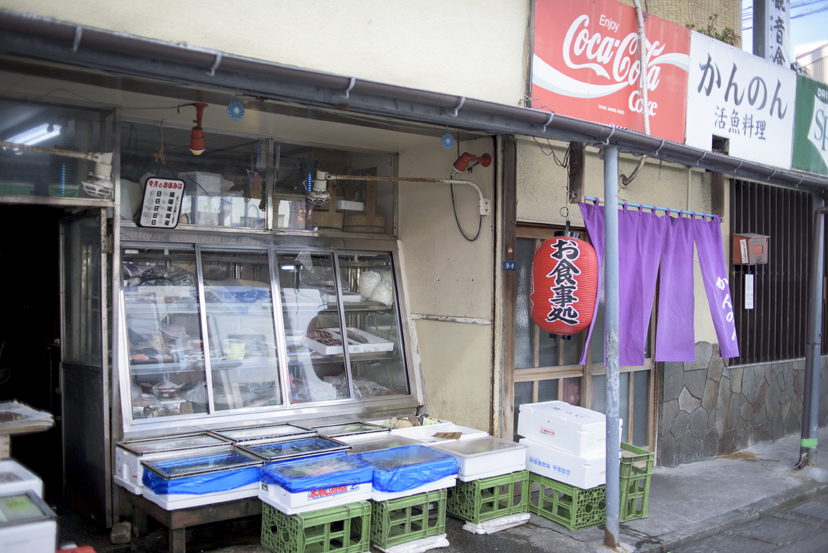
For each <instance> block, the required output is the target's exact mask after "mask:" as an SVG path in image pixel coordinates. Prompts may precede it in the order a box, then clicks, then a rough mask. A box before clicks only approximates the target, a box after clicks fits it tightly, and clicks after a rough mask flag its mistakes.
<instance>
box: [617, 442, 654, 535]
mask: <svg viewBox="0 0 828 553" xmlns="http://www.w3.org/2000/svg"><path fill="white" fill-rule="evenodd" d="M654 463H655V453H653V452H652V451H647V450H646V449H642V448H640V447H636V446H634V445H631V444H628V443H624V442H621V467H620V470H619V474H620V476H621V490H620V494H619V495H620V497H621V509H620V512H619V520H620V522H627V521H630V520H637V519H640V518H647V503H648V501H649V499H650V476H652V474H653V464H654Z"/></svg>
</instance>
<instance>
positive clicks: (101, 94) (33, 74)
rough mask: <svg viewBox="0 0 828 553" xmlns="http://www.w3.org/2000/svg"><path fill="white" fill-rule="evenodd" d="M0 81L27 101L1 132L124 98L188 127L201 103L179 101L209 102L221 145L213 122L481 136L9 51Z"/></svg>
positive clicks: (308, 134) (307, 133)
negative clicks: (50, 113)
mask: <svg viewBox="0 0 828 553" xmlns="http://www.w3.org/2000/svg"><path fill="white" fill-rule="evenodd" d="M0 82H3V83H5V84H6V86H5V88H4V91H3V92H2V93H0V99H3V98H2V97H5V98H7V99H8V98H19V99H20V108H21V109H16V110H15V115H14V116H13V117H8V114H6V115H4V117H0V139H6V138H8V136H6V135H7V134H9V135H10V134H11V132H10V131H9V129H10V128H13V127H14V128H17V127H19V126H20V124H21V123H23V122H25V120H26V116H27V115H31V116H32V117H36V114H37V113H38V112H39V110H40V108H39V107H37V106H38V104H40V103H63V104H69V105H86V106H89V105H92V106H95V107H114V106H120V107H121V108H122V116H121V117H122V119H123V120H124V121H139V122H145V123H150V124H156V125H157V124H158V123H159V122H160V121H162V120H163V122H164V126H165V127H166V128H175V127H179V128H184V129H188V128H189V127H191V126H192V125H193V120H194V118H195V110H194V109H193V108H192V107H182V108H180V109H178V108H177V106H179V105H181V104H188V103H191V102H206V103H208V104H210V106H209V107H208V108H207V109H205V111H204V119H203V127H204V129H205V138H206V139H207V141H208V144H209V143H210V141H211V140H212V141H213V142H212V144H210V147H211V148H220V147H222V145H221V140H222V138H221V137H220V136H219V135H214V136H213V137H211V136H210V130H211V129H212V130H214V131H219V132H221V133H229V134H237V135H247V136H258V137H265V138H274V139H276V140H278V141H286V142H294V143H296V144H305V145H320V146H330V147H340V148H347V149H356V150H365V151H375V152H401V151H405V150H413V149H418V148H424V147H429V146H433V147H438V148H439V147H441V146H440V142H439V141H440V136H441V135H443V134H444V133H445V132H446V130H449V131H450V132H451V133H452V134H453V135H454V137H455V139H458V140H459V141H463V140H473V139H476V138H480V137H481V136H483V135H482V134H479V133H471V132H466V131H462V132H461V131H460V130H458V129H446V128H438V127H434V126H429V125H419V124H416V123H411V122H402V121H395V120H390V119H385V118H380V117H372V116H368V115H362V114H352V113H348V112H346V111H336V110H322V109H318V108H308V107H304V106H300V105H296V104H288V103H282V102H276V101H273V100H265V99H261V98H255V97H252V96H245V95H244V94H243V91H238V92H228V91H225V90H209V89H196V88H192V87H187V86H183V85H177V84H173V83H168V82H162V81H152V80H149V79H142V78H136V77H131V76H123V75H113V74H108V73H104V72H101V71H95V70H88V69H83V68H78V67H69V66H65V65H58V64H53V63H48V62H40V61H31V60H24V59H21V58H18V57H11V56H0ZM237 94H238V96H236V95H237ZM236 97H237V98H238V99H239V100H240V101H241V102H242V104H243V105H244V107H245V110H246V111H245V116H244V118H243V119H242V120H241V121H239V122H234V121H233V120H232V119H230V117H229V116H228V115H227V112H226V109H225V107H226V106H227V104H229V103H230V102H232V101H233V99H234V98H236ZM23 108H26V109H23ZM21 118H22V119H21ZM170 134H173V133H170Z"/></svg>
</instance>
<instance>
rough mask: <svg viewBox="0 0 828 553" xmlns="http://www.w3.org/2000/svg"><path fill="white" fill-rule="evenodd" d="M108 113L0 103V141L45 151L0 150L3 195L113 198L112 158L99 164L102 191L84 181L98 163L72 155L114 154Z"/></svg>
mask: <svg viewBox="0 0 828 553" xmlns="http://www.w3.org/2000/svg"><path fill="white" fill-rule="evenodd" d="M108 113H111V112H99V111H91V110H80V109H77V108H69V107H60V106H47V105H43V104H37V103H33V102H28V101H27V102H23V103H21V102H19V101H13V100H0V129H2V131H0V140H2V141H3V142H8V143H13V144H19V145H22V146H31V147H36V148H41V149H44V150H41V151H29V150H25V149H23V148H14V147H11V146H9V147H2V148H0V195H11V196H42V197H48V196H52V197H65V198H78V197H79V198H96V199H111V198H112V192H111V190H112V188H111V187H112V184H111V181H109V178H110V172H111V171H112V167H111V164H112V162H111V159H99V160H98V161H100V162H102V163H101V164H99V165H98V169H99V170H100V171H99V172H101V173H102V175H104V178H105V179H106V181H107V183H106V186H107V187H108V188H102V187H100V186H99V184H96V183H95V182H92V183H91V184H90V183H89V182H87V184H86V185H84V182H83V181H84V180H87V181H89V179H87V177H88V176H89V174H90V173H93V172H95V168H96V162H95V161H93V160H89V159H80V158H79V157H72V155H73V154H75V155H77V156H81V155H85V154H87V153H92V154H98V153H101V152H104V153H111V152H112V133H111V132H107V129H108V128H111V127H110V126H111V119H109V118H108V116H107V114H108Z"/></svg>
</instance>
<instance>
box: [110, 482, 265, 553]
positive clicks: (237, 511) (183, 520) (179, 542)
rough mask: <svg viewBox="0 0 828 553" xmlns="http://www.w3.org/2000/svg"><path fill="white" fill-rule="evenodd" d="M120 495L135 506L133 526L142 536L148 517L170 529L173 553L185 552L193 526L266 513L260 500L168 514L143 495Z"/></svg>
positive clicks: (252, 499)
mask: <svg viewBox="0 0 828 553" xmlns="http://www.w3.org/2000/svg"><path fill="white" fill-rule="evenodd" d="M120 492H121V493H122V494H123V497H124V498H125V499H126V501H128V502H129V504H130V505H131V506H132V524H133V526H135V528H136V530H137V532H138V536H139V537H140V536H145V535H146V534H147V516H151V517H152V518H154V519H155V520H157V521H158V522H160V523H161V524H163V525H164V526H166V527H167V528H169V541H170V553H185V551H186V546H185V535H186V534H185V532H186V530H187V528H189V527H191V526H199V525H201V524H209V523H212V522H223V521H225V520H233V519H236V518H242V517H248V516H256V515H261V514H262V502H261V500H260V499H259V498H258V497H250V498H247V499H237V500H235V501H227V502H224V503H216V504H214V505H204V506H202V507H190V508H188V509H177V510H175V511H167V510H166V509H164V508H162V507H160V506H159V505H156V504H155V503H153V502H152V501H149V500H148V499H146V498H144V497H142V496H140V495H135V494H134V493H131V492H129V491H127V490H120Z"/></svg>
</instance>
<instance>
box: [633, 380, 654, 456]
mask: <svg viewBox="0 0 828 553" xmlns="http://www.w3.org/2000/svg"><path fill="white" fill-rule="evenodd" d="M633 385H634V388H633V414H632V421H633V432H632V440H633V441H632V444H633V445H637V446H640V447H647V444H648V443H649V434H648V432H649V430H648V427H647V423H648V421H649V414H650V413H649V411H650V408H649V406H650V401H649V398H650V372H649V371H638V372H635V373H633Z"/></svg>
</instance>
